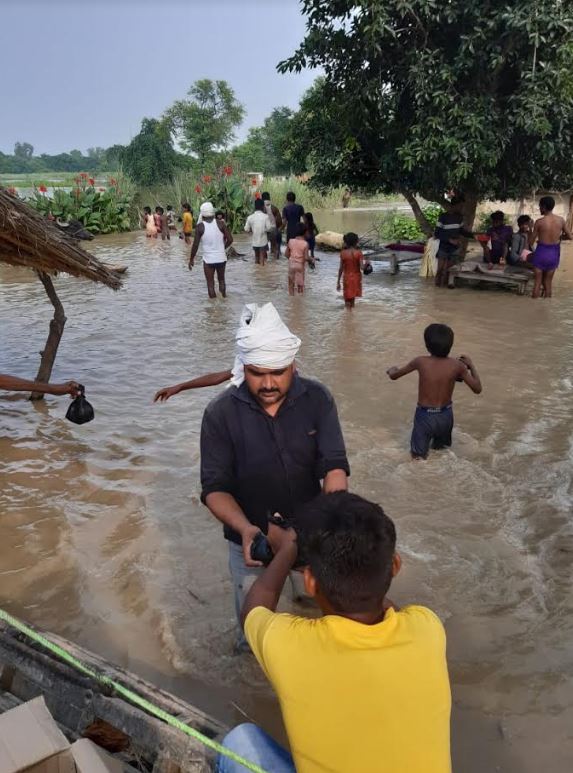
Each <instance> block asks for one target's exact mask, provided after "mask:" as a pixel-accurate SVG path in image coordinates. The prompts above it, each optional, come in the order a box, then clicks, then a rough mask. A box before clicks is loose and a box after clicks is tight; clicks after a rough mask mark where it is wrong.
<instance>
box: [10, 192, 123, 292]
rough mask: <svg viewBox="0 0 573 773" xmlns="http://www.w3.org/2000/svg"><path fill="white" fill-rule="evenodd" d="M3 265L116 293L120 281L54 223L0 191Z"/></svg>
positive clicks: (20, 201)
mask: <svg viewBox="0 0 573 773" xmlns="http://www.w3.org/2000/svg"><path fill="white" fill-rule="evenodd" d="M0 261H2V262H4V263H10V264H11V265H13V266H24V267H25V268H31V269H35V270H36V271H39V272H41V273H44V274H52V275H53V274H56V273H58V272H65V273H66V274H71V275H72V276H76V277H84V278H85V279H91V280H92V281H93V282H102V283H103V284H105V285H107V286H108V287H111V288H112V289H114V290H117V289H118V288H119V287H120V286H121V281H120V280H119V278H118V277H117V276H116V274H114V273H113V272H112V271H111V270H110V269H108V268H107V266H105V265H104V264H103V263H100V261H99V260H96V258H94V257H93V255H90V253H89V252H86V250H83V249H82V248H81V247H80V246H79V244H78V242H77V241H76V240H75V239H71V238H70V237H69V236H66V234H65V233H63V232H62V231H61V230H60V229H59V228H58V227H57V226H56V225H55V224H54V223H52V222H50V221H49V220H47V219H46V218H45V217H44V216H43V215H41V214H40V213H39V212H37V211H36V210H35V209H33V208H32V207H30V206H28V204H25V203H24V202H23V201H22V200H21V199H19V198H18V197H17V196H13V195H12V194H10V193H8V191H7V190H5V189H3V188H0Z"/></svg>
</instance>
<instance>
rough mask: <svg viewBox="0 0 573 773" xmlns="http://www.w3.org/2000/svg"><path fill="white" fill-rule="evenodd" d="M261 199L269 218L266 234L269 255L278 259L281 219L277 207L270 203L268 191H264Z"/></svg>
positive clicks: (280, 240) (279, 254)
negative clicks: (269, 224)
mask: <svg viewBox="0 0 573 773" xmlns="http://www.w3.org/2000/svg"><path fill="white" fill-rule="evenodd" d="M261 198H262V200H263V201H264V202H265V212H266V213H267V215H268V216H269V219H270V221H271V225H272V228H271V230H270V231H269V232H268V234H267V236H268V239H269V243H270V245H271V255H272V256H273V258H280V256H281V242H282V228H283V219H282V217H281V213H280V212H279V209H278V207H275V205H274V204H273V203H272V202H271V194H270V193H269V192H268V191H265V192H264V193H263V195H262V196H261Z"/></svg>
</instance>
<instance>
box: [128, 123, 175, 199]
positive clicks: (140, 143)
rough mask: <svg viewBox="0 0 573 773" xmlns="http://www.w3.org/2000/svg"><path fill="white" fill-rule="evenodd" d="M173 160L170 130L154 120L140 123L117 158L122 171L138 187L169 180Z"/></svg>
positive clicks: (173, 164)
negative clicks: (136, 131)
mask: <svg viewBox="0 0 573 773" xmlns="http://www.w3.org/2000/svg"><path fill="white" fill-rule="evenodd" d="M175 158H176V157H175V151H174V150H173V147H172V145H171V137H170V135H169V130H168V129H167V127H166V126H165V125H164V124H163V123H161V122H160V121H157V120H156V119H155V118H144V119H143V121H142V122H141V131H140V132H139V134H137V135H136V136H135V137H134V138H133V139H132V141H131V142H130V143H129V145H128V146H127V147H126V148H125V149H124V150H123V152H122V153H121V154H120V160H121V163H122V164H123V168H124V169H125V171H126V172H127V174H128V175H129V176H130V177H131V179H132V180H133V181H134V182H135V183H137V185H155V184H156V183H161V182H165V181H167V180H170V179H171V178H172V176H173V172H174V170H175Z"/></svg>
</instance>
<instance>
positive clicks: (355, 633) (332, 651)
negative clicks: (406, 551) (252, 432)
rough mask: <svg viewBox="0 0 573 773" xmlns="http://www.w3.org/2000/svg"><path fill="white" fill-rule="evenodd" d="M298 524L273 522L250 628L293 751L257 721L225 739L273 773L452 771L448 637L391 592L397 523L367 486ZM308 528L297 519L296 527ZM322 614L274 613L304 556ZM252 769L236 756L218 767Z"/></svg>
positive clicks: (338, 496)
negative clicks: (366, 493)
mask: <svg viewBox="0 0 573 773" xmlns="http://www.w3.org/2000/svg"><path fill="white" fill-rule="evenodd" d="M303 510H304V512H301V513H299V514H298V517H297V519H296V523H297V524H300V525H301V531H299V533H298V546H297V535H296V534H295V532H294V531H293V530H292V529H281V528H280V527H278V526H275V525H273V524H269V531H268V535H267V537H268V540H269V543H270V544H271V547H272V549H273V553H274V557H273V559H272V561H271V563H270V564H269V565H268V567H267V568H266V570H265V571H264V572H263V574H262V575H261V576H260V577H259V578H258V579H257V580H256V581H255V582H254V584H253V586H252V587H251V590H250V591H249V594H248V595H247V598H246V599H245V603H244V606H243V620H244V626H245V635H246V637H247V640H248V642H249V644H250V645H251V648H252V650H253V652H254V654H255V657H256V658H257V660H258V661H259V663H260V664H261V666H262V668H263V670H264V671H265V673H266V675H267V677H268V679H269V680H270V682H271V684H272V685H273V687H274V689H275V691H276V693H277V695H278V698H279V701H280V705H281V710H282V715H283V719H284V722H285V726H286V730H287V734H288V738H289V743H290V748H291V752H292V757H291V755H289V753H288V752H287V751H286V750H285V749H282V748H281V747H280V746H278V744H276V743H275V741H273V739H272V738H270V737H269V736H267V735H266V733H264V732H263V731H262V730H260V729H259V728H258V727H256V726H255V725H251V724H247V725H239V726H238V727H236V728H235V729H234V730H232V731H231V732H230V733H229V735H228V736H227V738H226V739H225V741H224V742H223V743H224V745H225V746H226V747H227V748H230V749H232V750H233V751H235V752H236V753H237V754H240V755H241V756H242V757H243V758H245V759H248V760H250V761H251V762H254V763H256V764H258V765H260V766H261V767H262V768H263V769H264V770H266V771H271V772H272V773H294V771H295V770H296V771H297V772H298V773H319V771H320V772H323V771H324V772H326V771H328V773H450V770H451V763H450V708H451V697H450V686H449V680H448V670H447V664H446V640H445V633H444V629H443V627H442V624H441V622H440V621H439V619H438V618H437V617H436V615H435V614H434V613H433V612H431V611H430V610H429V609H426V608H425V607H420V606H408V607H404V608H403V609H401V610H399V609H397V608H396V607H395V606H394V605H392V603H391V602H389V601H388V600H387V599H386V593H387V591H388V589H389V587H390V583H391V580H392V577H394V576H395V575H396V574H397V573H398V571H399V569H400V563H401V562H400V557H399V555H398V554H397V553H396V552H395V546H396V531H395V528H394V524H393V522H392V521H391V520H390V518H388V517H387V516H386V515H385V513H384V511H383V510H382V508H381V507H379V506H378V505H376V504H374V503H372V502H368V501H367V500H365V499H362V497H359V496H357V495H356V494H349V493H347V492H337V493H334V494H326V495H321V496H319V497H317V498H316V499H314V500H312V501H311V502H309V503H308V504H307V505H305V506H304V508H303ZM297 528H298V527H297ZM299 551H300V557H301V559H303V560H304V563H305V564H307V565H306V566H305V569H304V582H305V587H306V590H307V592H308V593H309V594H310V595H311V596H313V597H314V598H315V599H316V601H317V603H318V606H319V607H320V609H321V611H322V613H323V617H320V618H318V619H315V620H311V619H307V618H303V617H296V616H294V615H289V614H278V613H276V612H275V609H276V606H277V603H278V599H279V596H280V593H281V590H282V587H283V585H284V583H285V581H286V578H287V577H288V573H289V571H290V570H291V568H292V566H293V564H294V562H295V559H296V558H297V553H299ZM242 770H243V768H242V767H241V766H240V765H239V764H238V763H236V762H234V761H232V760H230V759H229V758H227V757H224V756H222V755H221V756H220V757H219V760H218V771H219V773H235V771H242Z"/></svg>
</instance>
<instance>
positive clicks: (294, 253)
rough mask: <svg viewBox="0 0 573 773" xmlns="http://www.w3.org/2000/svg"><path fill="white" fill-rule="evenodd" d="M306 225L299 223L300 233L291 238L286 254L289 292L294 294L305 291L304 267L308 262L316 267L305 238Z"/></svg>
mask: <svg viewBox="0 0 573 773" xmlns="http://www.w3.org/2000/svg"><path fill="white" fill-rule="evenodd" d="M305 231H306V228H305V225H304V223H299V224H298V233H297V235H296V237H295V238H294V239H290V240H289V242H288V244H287V248H286V252H285V255H286V257H287V258H288V292H289V295H294V293H295V289H296V292H297V293H299V294H302V293H303V292H304V269H305V267H306V264H307V263H308V264H309V265H310V266H311V267H312V268H314V262H313V260H312V258H311V257H310V255H309V252H308V244H307V242H306V239H305V236H304V235H305Z"/></svg>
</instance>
